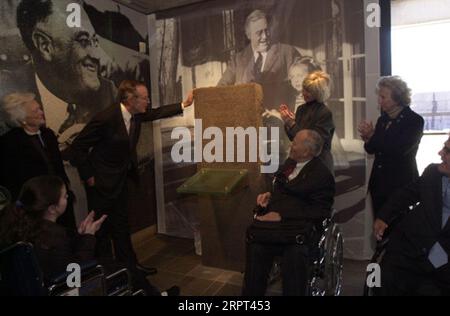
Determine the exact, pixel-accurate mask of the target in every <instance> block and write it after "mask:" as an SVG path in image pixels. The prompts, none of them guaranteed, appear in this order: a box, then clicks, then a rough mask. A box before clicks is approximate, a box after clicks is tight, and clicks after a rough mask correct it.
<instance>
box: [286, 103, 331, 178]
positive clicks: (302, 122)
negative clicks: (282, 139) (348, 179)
mask: <svg viewBox="0 0 450 316" xmlns="http://www.w3.org/2000/svg"><path fill="white" fill-rule="evenodd" d="M304 129H312V130H314V131H316V132H318V133H319V134H320V136H322V138H323V141H324V145H323V149H322V153H321V154H320V158H321V159H322V160H323V161H324V163H325V165H326V166H327V167H328V169H330V170H333V169H334V167H333V157H332V156H331V141H332V139H333V135H334V129H335V126H334V122H333V115H332V113H331V111H330V110H329V109H328V108H327V107H326V105H325V104H323V103H320V102H317V101H311V102H308V103H305V104H303V105H302V106H300V107H299V108H298V109H297V111H296V112H295V124H294V125H293V126H292V127H291V128H286V132H287V134H288V136H289V139H290V140H291V141H292V140H293V139H294V137H295V135H296V134H297V133H298V132H299V131H301V130H304Z"/></svg>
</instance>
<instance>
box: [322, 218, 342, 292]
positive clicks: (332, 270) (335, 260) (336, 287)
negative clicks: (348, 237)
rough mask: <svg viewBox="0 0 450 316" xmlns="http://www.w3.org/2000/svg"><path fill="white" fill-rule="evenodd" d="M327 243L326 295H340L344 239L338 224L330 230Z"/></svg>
mask: <svg viewBox="0 0 450 316" xmlns="http://www.w3.org/2000/svg"><path fill="white" fill-rule="evenodd" d="M328 234H329V237H328V238H326V241H327V243H326V245H325V279H326V289H325V295H327V296H339V295H340V294H341V289H342V273H343V264H344V262H343V261H344V240H343V237H342V234H341V232H340V230H339V227H338V226H337V225H336V224H333V225H332V226H331V229H330V230H329V231H328Z"/></svg>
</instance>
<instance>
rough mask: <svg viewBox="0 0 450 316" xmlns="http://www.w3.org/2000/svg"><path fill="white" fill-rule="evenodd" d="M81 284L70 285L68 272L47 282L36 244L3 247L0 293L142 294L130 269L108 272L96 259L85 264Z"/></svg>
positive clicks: (82, 269) (26, 294) (0, 268)
mask: <svg viewBox="0 0 450 316" xmlns="http://www.w3.org/2000/svg"><path fill="white" fill-rule="evenodd" d="M80 268H81V287H80V288H70V287H68V285H67V283H66V280H67V277H68V276H69V273H68V272H65V273H63V274H60V275H59V276H57V277H54V278H52V279H51V280H49V281H48V282H47V284H46V282H44V277H43V273H42V271H41V269H40V267H39V263H38V261H37V258H36V255H35V253H34V249H33V245H32V244H30V243H25V242H18V243H16V244H14V245H12V246H9V247H7V248H6V249H4V250H1V251H0V295H2V296H131V295H142V294H143V293H142V291H141V290H139V291H137V292H134V293H133V291H132V288H131V281H130V280H131V277H130V274H129V271H128V270H127V269H121V270H118V271H116V272H114V273H112V274H109V275H106V274H105V271H104V268H103V267H102V266H101V265H98V264H97V262H96V261H90V262H86V263H83V264H82V265H81V266H80Z"/></svg>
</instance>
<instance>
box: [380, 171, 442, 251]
mask: <svg viewBox="0 0 450 316" xmlns="http://www.w3.org/2000/svg"><path fill="white" fill-rule="evenodd" d="M443 176H444V175H442V174H441V173H440V172H439V171H438V165H437V164H431V165H429V166H428V167H427V168H426V169H425V171H424V172H423V174H422V176H421V177H420V178H418V179H417V180H416V181H415V182H413V183H411V184H409V185H408V186H406V187H405V188H403V189H401V190H399V191H397V192H396V193H395V194H394V195H393V196H392V197H391V198H390V199H389V201H388V203H386V204H385V205H384V206H383V208H382V209H381V210H380V212H379V213H378V216H377V217H378V218H380V219H382V220H383V221H384V222H386V223H387V224H390V223H391V222H392V220H393V219H394V218H396V217H397V216H398V215H399V214H400V212H402V211H404V210H406V209H407V208H408V207H409V206H410V205H415V204H416V203H418V202H420V204H419V205H418V206H417V207H416V208H414V209H413V210H412V211H410V212H409V213H407V214H406V215H405V216H404V217H403V218H402V219H401V221H400V222H399V223H398V224H397V225H396V226H395V228H394V229H393V233H392V236H391V238H390V241H389V249H391V250H392V251H396V252H400V253H402V254H404V255H406V256H408V257H424V256H425V257H426V256H427V255H428V253H429V251H430V249H431V248H432V247H433V245H434V244H435V243H436V242H437V241H438V242H439V243H440V244H441V246H442V247H443V248H444V249H445V251H446V252H447V254H450V221H448V222H447V225H446V226H445V227H444V228H442V177H443Z"/></svg>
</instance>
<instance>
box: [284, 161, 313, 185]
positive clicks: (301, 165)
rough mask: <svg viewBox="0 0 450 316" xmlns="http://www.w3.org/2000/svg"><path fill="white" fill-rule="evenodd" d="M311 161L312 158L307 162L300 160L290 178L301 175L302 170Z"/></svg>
mask: <svg viewBox="0 0 450 316" xmlns="http://www.w3.org/2000/svg"><path fill="white" fill-rule="evenodd" d="M310 161H311V160H308V161H305V162H298V163H297V165H296V166H295V169H294V171H292V173H291V174H290V175H289V177H288V180H289V181H292V180H293V179H295V178H296V177H297V176H298V175H299V173H300V171H302V169H303V168H304V167H305V166H306V164H307V163H308V162H310Z"/></svg>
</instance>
